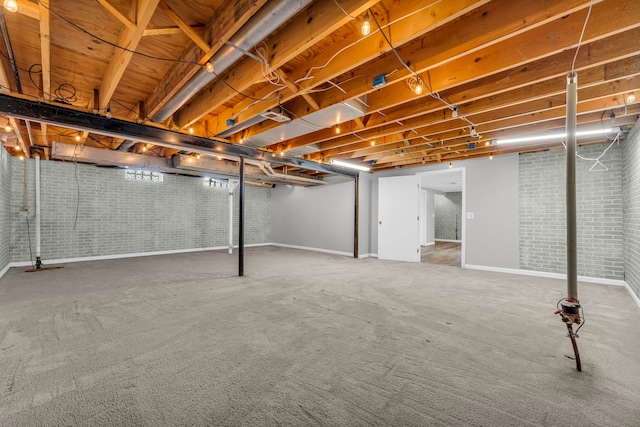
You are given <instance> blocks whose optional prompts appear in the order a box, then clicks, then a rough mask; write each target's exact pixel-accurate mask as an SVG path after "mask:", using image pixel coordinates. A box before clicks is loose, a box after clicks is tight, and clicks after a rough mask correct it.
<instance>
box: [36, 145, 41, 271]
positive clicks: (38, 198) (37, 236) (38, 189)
mask: <svg viewBox="0 0 640 427" xmlns="http://www.w3.org/2000/svg"><path fill="white" fill-rule="evenodd" d="M36 260H40V156H36Z"/></svg>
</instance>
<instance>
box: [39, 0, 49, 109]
mask: <svg viewBox="0 0 640 427" xmlns="http://www.w3.org/2000/svg"><path fill="white" fill-rule="evenodd" d="M38 8H39V10H40V61H41V63H42V97H43V99H44V100H45V101H50V100H51V33H50V32H51V29H50V22H49V0H39V3H38Z"/></svg>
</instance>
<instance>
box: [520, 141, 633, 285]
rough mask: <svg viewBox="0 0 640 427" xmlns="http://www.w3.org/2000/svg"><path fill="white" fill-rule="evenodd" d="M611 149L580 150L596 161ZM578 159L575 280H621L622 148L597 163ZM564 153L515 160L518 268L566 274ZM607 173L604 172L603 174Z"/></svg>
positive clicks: (595, 147) (622, 256)
mask: <svg viewBox="0 0 640 427" xmlns="http://www.w3.org/2000/svg"><path fill="white" fill-rule="evenodd" d="M608 145H609V144H598V145H591V146H587V147H579V148H578V150H577V154H579V155H582V156H583V157H587V158H597V157H598V156H599V155H600V154H601V153H602V151H603V150H604V149H605V148H606V147H607V146H608ZM600 161H601V162H602V164H603V165H604V166H599V167H597V168H593V169H592V170H591V171H589V169H591V168H592V166H593V163H594V162H593V161H584V160H581V159H579V158H578V159H576V193H577V194H576V196H577V201H578V204H577V232H578V236H577V237H578V240H577V248H578V275H579V276H587V277H596V278H604V279H613V280H624V275H625V266H624V245H623V242H624V233H625V227H624V224H623V212H622V205H623V194H622V186H623V181H622V179H623V178H622V148H621V147H620V145H614V146H612V147H611V149H610V150H609V151H608V152H607V154H606V156H604V157H603V158H602V159H601V160H600ZM565 163H566V153H565V151H564V150H555V151H546V152H539V153H529V154H521V155H520V157H519V164H520V178H519V211H520V268H521V269H524V270H534V271H543V272H549V273H561V274H564V273H566V270H567V264H566V214H565V212H566V211H565V210H566V207H565V194H566V192H565V168H566V165H565ZM605 167H606V169H605Z"/></svg>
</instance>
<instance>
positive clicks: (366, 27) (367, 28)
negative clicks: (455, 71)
mask: <svg viewBox="0 0 640 427" xmlns="http://www.w3.org/2000/svg"><path fill="white" fill-rule="evenodd" d="M4 5H5V7H7V0H5V2H4ZM16 7H17V6H16ZM370 21H371V17H370V16H369V11H367V13H365V14H364V20H363V21H362V35H363V36H368V35H369V33H370V32H371V22H370Z"/></svg>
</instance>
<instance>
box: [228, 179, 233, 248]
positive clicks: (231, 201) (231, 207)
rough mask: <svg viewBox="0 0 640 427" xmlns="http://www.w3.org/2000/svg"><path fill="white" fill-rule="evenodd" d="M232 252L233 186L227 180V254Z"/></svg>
mask: <svg viewBox="0 0 640 427" xmlns="http://www.w3.org/2000/svg"><path fill="white" fill-rule="evenodd" d="M232 253H233V187H232V186H231V182H229V255H231V254H232Z"/></svg>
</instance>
